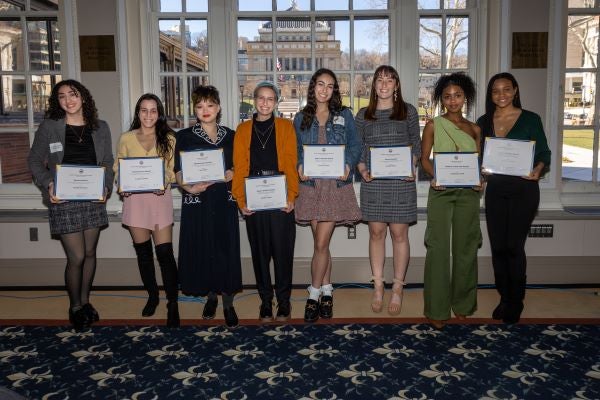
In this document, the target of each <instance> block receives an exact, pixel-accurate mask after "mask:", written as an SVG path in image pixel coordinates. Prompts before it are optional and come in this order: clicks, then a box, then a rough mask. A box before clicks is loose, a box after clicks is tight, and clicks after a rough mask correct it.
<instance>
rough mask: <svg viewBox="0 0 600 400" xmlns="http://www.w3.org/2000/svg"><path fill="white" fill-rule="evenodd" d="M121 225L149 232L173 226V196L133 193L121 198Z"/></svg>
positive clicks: (169, 194) (168, 194)
mask: <svg viewBox="0 0 600 400" xmlns="http://www.w3.org/2000/svg"><path fill="white" fill-rule="evenodd" d="M123 225H127V226H132V227H134V228H144V229H149V230H151V231H153V230H155V229H157V227H158V229H162V228H164V227H165V226H169V225H173V195H172V194H171V190H170V189H169V190H166V191H165V194H163V195H156V194H154V193H134V194H132V195H131V196H129V197H124V198H123Z"/></svg>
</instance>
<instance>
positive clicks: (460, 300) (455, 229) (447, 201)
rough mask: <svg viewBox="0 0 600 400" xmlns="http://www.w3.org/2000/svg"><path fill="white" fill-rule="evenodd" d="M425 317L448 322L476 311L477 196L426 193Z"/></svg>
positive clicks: (454, 191)
mask: <svg viewBox="0 0 600 400" xmlns="http://www.w3.org/2000/svg"><path fill="white" fill-rule="evenodd" d="M425 247H426V248H427V255H426V257H425V278H424V290H423V297H424V303H425V312H424V313H425V316H426V317H428V318H431V319H435V320H446V319H450V317H451V314H450V311H451V310H452V311H454V313H455V314H460V315H465V316H467V315H471V314H473V313H474V312H475V310H476V309H477V250H478V249H479V247H481V229H480V226H479V192H476V191H474V190H472V189H446V190H443V191H437V190H433V189H430V190H429V197H428V199H427V228H426V230H425Z"/></svg>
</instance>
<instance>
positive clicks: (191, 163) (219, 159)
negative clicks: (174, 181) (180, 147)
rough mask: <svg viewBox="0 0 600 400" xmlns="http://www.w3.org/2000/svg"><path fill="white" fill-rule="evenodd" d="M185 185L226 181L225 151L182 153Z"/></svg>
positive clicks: (182, 171)
mask: <svg viewBox="0 0 600 400" xmlns="http://www.w3.org/2000/svg"><path fill="white" fill-rule="evenodd" d="M179 156H180V160H181V175H182V180H183V184H185V185H188V184H192V183H198V182H218V181H224V180H225V158H224V156H223V149H214V150H197V151H180V152H179Z"/></svg>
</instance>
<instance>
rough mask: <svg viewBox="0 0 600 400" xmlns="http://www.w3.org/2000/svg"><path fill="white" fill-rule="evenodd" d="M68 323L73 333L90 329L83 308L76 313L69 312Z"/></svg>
mask: <svg viewBox="0 0 600 400" xmlns="http://www.w3.org/2000/svg"><path fill="white" fill-rule="evenodd" d="M69 322H71V325H72V327H73V330H74V331H75V332H81V331H82V330H84V329H87V328H89V327H90V324H89V320H88V317H87V315H85V311H84V310H83V308H80V309H79V310H77V311H73V310H69Z"/></svg>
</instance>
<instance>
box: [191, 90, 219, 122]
mask: <svg viewBox="0 0 600 400" xmlns="http://www.w3.org/2000/svg"><path fill="white" fill-rule="evenodd" d="M201 101H210V102H213V103H215V104H216V105H218V106H220V105H221V99H220V97H219V91H218V90H217V88H216V87H214V86H212V85H201V86H197V87H196V88H195V89H194V91H193V92H192V103H193V107H194V109H196V105H197V104H198V103H200V102H201ZM196 121H197V122H200V119H198V117H196ZM220 122H221V109H220V108H219V112H218V113H217V124H218V123H220Z"/></svg>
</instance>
